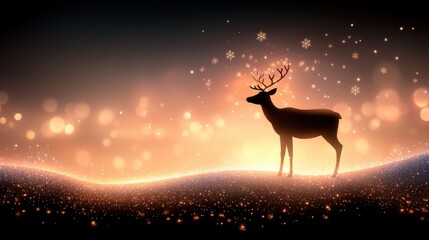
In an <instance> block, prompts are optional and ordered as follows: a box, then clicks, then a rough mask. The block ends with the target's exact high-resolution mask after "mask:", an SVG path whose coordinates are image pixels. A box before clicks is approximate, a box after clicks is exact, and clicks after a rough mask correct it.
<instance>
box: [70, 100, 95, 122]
mask: <svg viewBox="0 0 429 240" xmlns="http://www.w3.org/2000/svg"><path fill="white" fill-rule="evenodd" d="M90 112H91V110H90V108H89V105H88V104H87V103H84V102H81V103H78V104H76V105H75V106H74V109H73V113H74V116H75V117H76V118H78V119H85V118H87V117H88V116H89V113H90Z"/></svg>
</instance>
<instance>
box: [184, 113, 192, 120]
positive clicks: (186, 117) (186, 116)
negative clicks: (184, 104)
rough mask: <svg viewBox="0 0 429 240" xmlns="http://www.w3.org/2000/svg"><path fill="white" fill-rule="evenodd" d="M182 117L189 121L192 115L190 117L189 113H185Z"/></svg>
mask: <svg viewBox="0 0 429 240" xmlns="http://www.w3.org/2000/svg"><path fill="white" fill-rule="evenodd" d="M183 117H184V118H185V119H191V117H192V115H191V113H190V112H185V113H184V114H183Z"/></svg>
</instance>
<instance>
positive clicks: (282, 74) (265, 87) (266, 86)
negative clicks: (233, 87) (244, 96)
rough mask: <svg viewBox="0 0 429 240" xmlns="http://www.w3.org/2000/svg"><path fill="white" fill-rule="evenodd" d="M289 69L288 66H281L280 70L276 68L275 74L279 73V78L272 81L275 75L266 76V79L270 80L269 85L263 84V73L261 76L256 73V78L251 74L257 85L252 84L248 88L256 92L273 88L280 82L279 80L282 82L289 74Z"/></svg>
mask: <svg viewBox="0 0 429 240" xmlns="http://www.w3.org/2000/svg"><path fill="white" fill-rule="evenodd" d="M289 68H290V65H289V64H288V65H287V66H286V65H285V66H283V67H282V68H280V69H279V68H277V72H279V73H280V77H279V79H277V80H274V77H275V74H273V75H271V74H268V78H269V79H270V84H268V85H267V84H265V82H264V80H265V79H264V75H265V74H263V73H261V74H259V73H257V75H258V77H256V76H255V75H254V74H252V75H253V80H255V81H256V82H257V83H258V84H257V85H255V84H253V85H252V86H249V87H250V88H251V89H253V90H258V91H261V92H265V90H266V89H267V88H269V87H271V86H273V85H274V84H276V83H278V82H280V80H282V79H283V78H284V77H285V76H286V75H287V73H288V72H289ZM284 70H286V71H284ZM259 84H262V86H260V85H259Z"/></svg>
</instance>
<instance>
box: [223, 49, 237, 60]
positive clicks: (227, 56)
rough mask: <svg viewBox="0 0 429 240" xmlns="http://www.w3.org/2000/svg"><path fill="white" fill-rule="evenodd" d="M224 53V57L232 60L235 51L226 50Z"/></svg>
mask: <svg viewBox="0 0 429 240" xmlns="http://www.w3.org/2000/svg"><path fill="white" fill-rule="evenodd" d="M225 55H226V59H229V60H232V59H233V58H235V53H234V52H233V51H231V50H228V52H226V53H225Z"/></svg>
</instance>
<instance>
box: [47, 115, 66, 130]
mask: <svg viewBox="0 0 429 240" xmlns="http://www.w3.org/2000/svg"><path fill="white" fill-rule="evenodd" d="M64 127H65V122H64V119H62V118H61V117H53V118H52V119H51V120H50V121H49V130H51V132H53V133H61V132H62V131H63V130H64Z"/></svg>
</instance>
